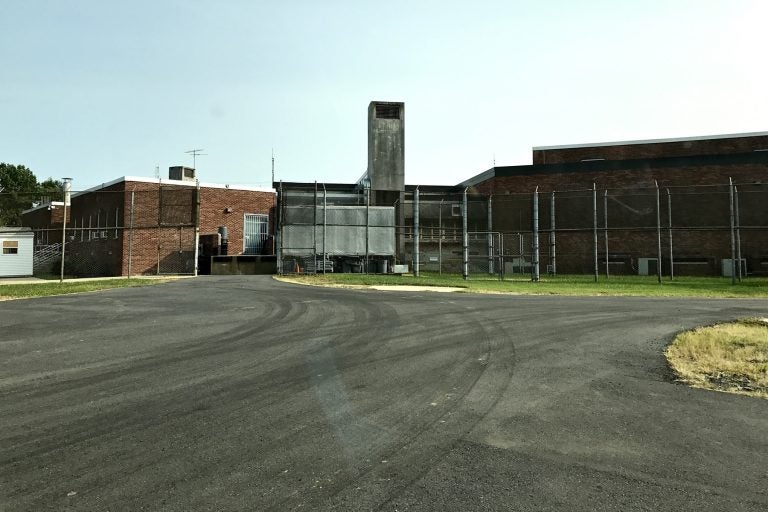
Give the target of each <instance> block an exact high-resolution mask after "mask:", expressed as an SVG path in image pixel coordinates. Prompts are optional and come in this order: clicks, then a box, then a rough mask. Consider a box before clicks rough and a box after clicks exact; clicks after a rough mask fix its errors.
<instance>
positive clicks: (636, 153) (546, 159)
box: [533, 135, 768, 164]
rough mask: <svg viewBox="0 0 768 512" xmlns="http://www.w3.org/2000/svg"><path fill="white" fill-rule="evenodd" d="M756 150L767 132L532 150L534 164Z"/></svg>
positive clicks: (767, 143) (766, 145)
mask: <svg viewBox="0 0 768 512" xmlns="http://www.w3.org/2000/svg"><path fill="white" fill-rule="evenodd" d="M755 149H768V135H759V136H751V137H731V138H721V139H706V140H682V141H675V142H651V143H637V144H614V145H604V146H590V147H569V148H560V149H540V150H538V149H534V150H533V163H534V164H557V163H567V162H581V161H582V160H587V159H595V158H601V159H605V160H629V159H645V158H659V157H673V156H693V155H724V154H735V153H748V152H751V151H754V150H755Z"/></svg>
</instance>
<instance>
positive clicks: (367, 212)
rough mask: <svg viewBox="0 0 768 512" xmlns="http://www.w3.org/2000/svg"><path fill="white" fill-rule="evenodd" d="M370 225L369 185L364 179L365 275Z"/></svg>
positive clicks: (367, 179)
mask: <svg viewBox="0 0 768 512" xmlns="http://www.w3.org/2000/svg"><path fill="white" fill-rule="evenodd" d="M370 225H371V183H370V181H369V178H366V179H365V273H366V274H367V273H368V271H369V269H368V267H369V266H370V265H369V258H368V253H370V252H371V251H370V243H371V234H370V229H369V226H370Z"/></svg>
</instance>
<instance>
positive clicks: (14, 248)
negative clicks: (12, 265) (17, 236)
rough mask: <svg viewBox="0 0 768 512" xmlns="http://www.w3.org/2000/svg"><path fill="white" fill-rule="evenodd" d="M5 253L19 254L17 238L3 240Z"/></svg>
mask: <svg viewBox="0 0 768 512" xmlns="http://www.w3.org/2000/svg"><path fill="white" fill-rule="evenodd" d="M3 254H19V242H17V241H16V240H3Z"/></svg>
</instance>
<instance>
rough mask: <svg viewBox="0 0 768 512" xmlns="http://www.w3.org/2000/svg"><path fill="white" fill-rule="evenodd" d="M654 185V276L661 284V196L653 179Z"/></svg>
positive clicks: (657, 183) (657, 184) (656, 182)
mask: <svg viewBox="0 0 768 512" xmlns="http://www.w3.org/2000/svg"><path fill="white" fill-rule="evenodd" d="M653 183H654V184H655V185H656V258H657V263H656V278H657V279H658V281H659V284H661V197H660V196H659V182H658V181H656V180H654V181H653Z"/></svg>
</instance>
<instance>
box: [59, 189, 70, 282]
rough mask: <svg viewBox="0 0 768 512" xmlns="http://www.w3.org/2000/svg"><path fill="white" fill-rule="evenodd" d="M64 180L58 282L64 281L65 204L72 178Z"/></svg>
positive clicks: (65, 243)
mask: <svg viewBox="0 0 768 512" xmlns="http://www.w3.org/2000/svg"><path fill="white" fill-rule="evenodd" d="M61 181H63V182H64V220H63V221H62V223H61V226H62V227H61V275H60V276H59V282H60V283H63V282H64V247H65V246H66V245H67V206H69V203H70V192H71V190H72V178H62V179H61Z"/></svg>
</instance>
